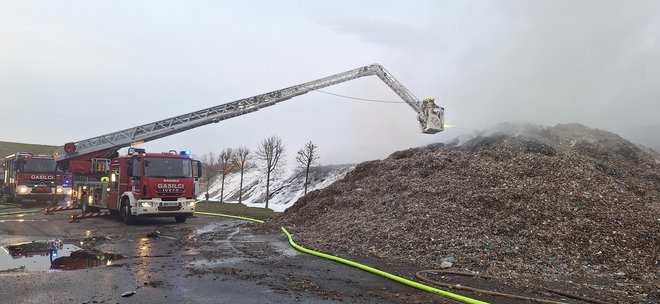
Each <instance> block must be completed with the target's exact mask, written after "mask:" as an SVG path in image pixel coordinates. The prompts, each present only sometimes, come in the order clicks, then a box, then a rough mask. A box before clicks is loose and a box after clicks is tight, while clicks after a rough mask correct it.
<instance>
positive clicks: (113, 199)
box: [108, 162, 120, 210]
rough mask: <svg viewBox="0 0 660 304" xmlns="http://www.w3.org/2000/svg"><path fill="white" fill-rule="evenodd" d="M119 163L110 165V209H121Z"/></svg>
mask: <svg viewBox="0 0 660 304" xmlns="http://www.w3.org/2000/svg"><path fill="white" fill-rule="evenodd" d="M119 177H120V171H119V163H118V162H115V163H113V164H111V165H110V191H109V192H108V209H110V210H119V207H118V206H119V179H120V178H119Z"/></svg>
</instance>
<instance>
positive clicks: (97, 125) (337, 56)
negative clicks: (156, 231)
mask: <svg viewBox="0 0 660 304" xmlns="http://www.w3.org/2000/svg"><path fill="white" fill-rule="evenodd" d="M373 62H378V63H381V64H383V65H384V66H385V67H386V68H387V69H388V70H390V72H392V73H393V74H394V75H395V76H396V77H397V78H398V79H399V80H401V81H402V82H403V83H404V84H405V85H406V86H407V87H408V88H409V89H410V90H411V91H412V92H413V93H414V94H416V95H417V96H418V97H424V96H435V97H436V98H437V100H438V101H439V104H440V105H442V106H444V107H445V109H446V121H447V122H448V123H451V124H457V125H460V126H462V127H463V129H449V130H447V131H445V132H443V133H440V134H437V135H431V136H430V135H424V134H421V133H420V132H419V129H418V126H417V122H416V119H415V113H414V112H413V111H412V110H411V109H409V108H408V107H407V106H406V105H404V104H394V105H391V104H374V103H363V102H358V101H352V100H348V99H341V98H338V97H332V96H328V95H325V94H320V93H309V94H307V95H304V96H301V97H297V98H295V99H292V100H290V101H286V102H284V103H282V104H280V105H277V106H275V107H271V108H267V109H264V110H261V111H258V112H256V113H253V114H248V115H245V116H241V117H238V118H233V119H230V120H227V121H224V122H221V123H219V124H213V125H209V126H205V127H201V128H197V129H193V130H190V131H187V132H184V133H181V134H179V135H175V136H171V137H167V138H164V139H160V140H158V141H154V142H152V143H148V144H145V145H144V146H145V147H146V148H147V149H149V150H151V151H154V150H155V151H163V150H169V149H184V148H185V149H190V150H193V151H194V152H195V153H198V154H199V153H204V152H207V151H209V150H215V151H219V150H221V149H222V148H224V147H236V146H239V145H247V146H248V147H250V148H252V149H254V148H255V147H256V145H257V143H258V142H259V141H260V140H262V139H263V138H265V137H267V136H269V135H271V134H277V135H279V136H280V137H282V139H283V140H284V142H285V143H286V144H287V146H288V155H289V156H290V157H293V155H294V154H295V151H297V150H298V149H299V148H300V147H302V145H303V144H304V142H306V141H308V140H312V141H314V142H315V143H317V144H318V146H319V148H320V152H321V157H322V158H321V162H322V163H325V164H328V163H342V162H357V161H363V160H368V159H374V158H382V157H384V156H386V155H388V154H389V153H391V152H392V151H394V150H398V149H404V148H408V147H413V146H418V145H422V144H426V143H430V142H437V141H444V140H446V139H449V138H453V137H455V136H457V135H460V134H461V133H465V132H472V131H473V130H479V129H483V128H487V127H490V126H493V125H495V124H497V123H499V122H504V121H507V122H532V123H541V124H551V125H554V124H556V123H563V122H579V123H583V124H586V125H588V126H591V127H596V128H601V129H606V130H610V131H614V132H617V133H619V134H622V135H624V136H626V137H628V138H631V139H633V140H636V141H638V142H642V143H646V144H649V145H654V146H655V147H656V148H658V147H660V144H659V141H660V139H658V137H659V136H658V135H657V134H658V131H659V130H660V120H659V119H658V118H657V117H658V114H659V113H660V101H659V100H658V98H659V96H660V86H659V85H658V84H659V83H660V1H529V0H520V1H322V2H321V1H0V103H1V104H2V109H3V110H2V113H3V115H2V124H3V128H1V129H0V140H6V141H19V142H30V143H44V144H53V145H62V144H64V143H66V142H69V141H76V140H81V139H85V138H89V137H93V136H97V135H101V134H105V133H109V132H113V131H116V130H120V129H124V128H129V127H132V126H135V125H138V124H143V123H148V122H151V121H155V120H159V119H163V118H167V117H170V116H174V115H178V114H182V113H186V112H190V111H194V110H198V109H202V108H206V107H210V106H214V105H217V104H222V103H225V102H230V101H233V100H236V99H239V98H243V97H248V96H252V95H256V94H260V93H264V92H267V91H270V90H275V89H279V88H283V87H287V86H290V85H293V84H297V83H301V82H306V81H309V80H312V79H316V78H320V77H324V76H327V75H330V74H334V73H338V72H342V71H344V70H348V69H352V68H355V67H358V66H362V65H366V64H370V63H373ZM327 91H330V92H334V93H339V94H344V95H351V96H356V97H363V98H372V99H388V100H398V98H397V97H396V95H394V94H393V93H392V92H391V91H390V90H389V89H388V88H387V87H386V86H385V85H384V84H382V83H380V81H379V80H378V79H376V78H369V79H362V80H358V81H353V82H350V83H347V84H343V85H339V86H336V87H331V88H328V89H327Z"/></svg>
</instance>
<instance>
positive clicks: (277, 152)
mask: <svg viewBox="0 0 660 304" xmlns="http://www.w3.org/2000/svg"><path fill="white" fill-rule="evenodd" d="M256 154H257V157H258V158H259V159H260V160H261V161H262V165H263V169H264V170H265V171H266V208H268V200H269V199H270V197H269V193H268V191H269V189H270V177H271V175H272V173H273V171H275V168H277V163H278V162H280V159H281V158H282V156H283V154H284V145H282V139H280V138H279V137H277V136H276V135H272V136H270V137H268V138H266V139H264V140H263V141H262V142H261V144H260V145H259V148H258V149H257V152H256Z"/></svg>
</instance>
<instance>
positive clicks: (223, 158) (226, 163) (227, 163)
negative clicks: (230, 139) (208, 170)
mask: <svg viewBox="0 0 660 304" xmlns="http://www.w3.org/2000/svg"><path fill="white" fill-rule="evenodd" d="M233 156H234V151H233V150H232V149H231V148H225V149H224V150H222V152H220V155H218V164H219V167H220V174H222V184H221V185H220V202H222V201H223V200H224V198H225V177H226V176H227V174H229V173H231V171H232V169H233V167H234V164H233V163H232V162H231V159H232V157H233Z"/></svg>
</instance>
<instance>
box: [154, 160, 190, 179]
mask: <svg viewBox="0 0 660 304" xmlns="http://www.w3.org/2000/svg"><path fill="white" fill-rule="evenodd" d="M144 175H145V176H148V177H165V178H185V177H192V165H191V162H190V159H187V158H168V157H145V158H144Z"/></svg>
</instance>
